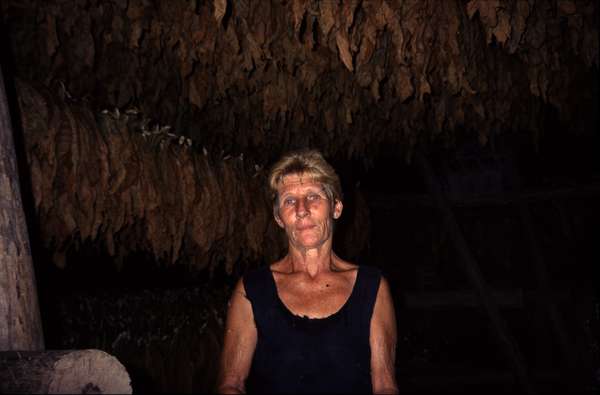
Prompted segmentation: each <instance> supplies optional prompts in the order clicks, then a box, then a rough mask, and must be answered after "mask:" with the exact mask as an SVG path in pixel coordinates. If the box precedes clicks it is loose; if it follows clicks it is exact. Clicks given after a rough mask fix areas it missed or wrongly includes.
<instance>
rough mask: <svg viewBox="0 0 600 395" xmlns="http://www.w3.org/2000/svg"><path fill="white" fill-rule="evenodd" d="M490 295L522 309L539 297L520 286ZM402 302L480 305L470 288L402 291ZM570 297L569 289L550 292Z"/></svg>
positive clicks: (508, 306) (415, 306)
mask: <svg viewBox="0 0 600 395" xmlns="http://www.w3.org/2000/svg"><path fill="white" fill-rule="evenodd" d="M490 295H491V296H492V299H494V301H495V302H496V305H497V306H498V307H501V308H505V309H524V308H527V306H528V305H529V304H531V303H532V301H533V302H535V303H537V301H539V299H540V298H541V296H540V294H539V292H538V291H523V290H522V289H520V288H515V289H504V290H491V291H490ZM402 297H403V299H404V304H405V305H406V307H407V308H409V309H440V310H449V309H461V308H478V307H482V302H481V299H480V298H479V295H477V293H475V292H474V291H470V290H456V291H438V292H404V293H403V294H402ZM570 297H571V291H569V290H558V291H556V290H555V291H553V292H552V298H553V300H555V301H560V302H564V301H567V300H569V299H570Z"/></svg>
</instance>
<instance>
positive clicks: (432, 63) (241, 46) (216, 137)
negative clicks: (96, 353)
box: [0, 0, 600, 394]
mask: <svg viewBox="0 0 600 395" xmlns="http://www.w3.org/2000/svg"><path fill="white" fill-rule="evenodd" d="M599 8H600V7H599V6H598V2H597V1H594V0H447V1H446V0H444V1H437V0H347V1H346V0H343V1H341V0H340V1H338V0H321V1H317V0H254V1H252V0H186V1H184V0H176V1H156V0H83V1H79V0H78V1H75V0H25V1H23V0H19V1H17V0H3V1H2V2H1V12H2V14H1V23H2V50H1V51H0V52H1V56H2V72H3V76H4V84H5V88H6V97H7V98H8V103H9V106H10V109H11V116H12V119H13V128H14V139H15V148H16V152H17V159H18V160H19V165H20V173H21V191H22V199H23V205H24V208H25V212H26V215H27V225H28V228H29V237H30V242H31V250H32V251H31V253H32V256H33V263H34V268H35V275H36V282H37V290H38V295H39V304H40V312H41V317H42V324H43V329H44V338H45V344H46V348H48V349H88V348H93V349H100V350H104V351H106V352H108V353H109V354H111V355H114V356H116V357H117V358H118V359H119V361H121V363H123V365H124V366H125V367H126V369H127V371H128V373H129V375H130V376H131V380H132V387H133V391H134V392H140V393H141V392H149V393H165V392H184V393H191V392H201V393H206V392H213V391H214V385H215V379H216V373H217V363H216V361H217V360H218V357H219V353H220V347H221V344H222V337H223V326H224V319H225V313H226V307H227V300H228V298H229V296H230V293H231V290H232V287H233V286H234V284H235V283H236V282H237V281H238V280H239V279H240V277H241V276H243V274H244V273H246V272H247V271H248V270H251V269H253V268H256V267H258V266H261V265H267V264H269V263H271V262H273V261H274V260H276V259H277V258H279V257H281V256H282V255H283V254H284V253H285V251H286V247H287V246H286V243H285V237H284V234H282V232H281V231H280V229H279V228H278V227H277V225H276V224H275V222H274V221H273V218H272V209H271V202H270V200H269V196H268V194H267V190H266V177H267V174H268V170H269V167H270V166H271V165H272V164H273V163H274V161H275V160H277V158H279V157H280V156H281V155H282V154H284V153H286V152H288V151H290V150H294V149H301V148H316V149H318V150H320V151H321V152H322V153H323V154H324V155H325V157H326V158H327V159H328V160H329V161H330V163H332V165H333V166H334V168H335V169H336V170H337V171H338V174H339V175H340V178H341V180H342V184H343V189H344V198H345V208H344V212H343V215H342V217H341V218H340V220H339V221H338V223H337V225H336V232H335V236H334V237H335V239H334V250H335V251H336V252H337V253H338V254H339V255H340V256H341V257H343V258H345V259H348V260H350V261H353V262H356V263H359V264H363V265H371V266H376V267H378V268H380V269H381V270H382V272H383V274H384V275H385V277H386V278H387V279H388V281H389V283H390V286H391V289H392V294H393V298H394V304H395V309H396V314H397V319H398V345H397V353H396V355H397V356H396V373H397V379H398V385H399V388H400V390H401V393H410V394H447V393H462V394H466V393H487V394H494V393H540V394H565V393H590V394H591V393H597V391H600V353H599V347H600V344H599V341H600V292H599V290H598V278H600V269H598V265H597V263H598V262H600V254H599V252H598V248H597V245H596V244H595V243H596V242H597V237H598V236H597V235H598V234H599V232H598V231H599V230H600V229H598V228H599V224H600V203H599V202H600V199H599V196H600V159H599V158H600V154H599V153H600V151H599V149H600V136H599V133H598V129H599V124H598V123H599V122H598V112H599V111H598V108H599V107H600V106H599V103H598V87H599V83H598V54H599V51H598V14H599ZM594 262H596V264H594Z"/></svg>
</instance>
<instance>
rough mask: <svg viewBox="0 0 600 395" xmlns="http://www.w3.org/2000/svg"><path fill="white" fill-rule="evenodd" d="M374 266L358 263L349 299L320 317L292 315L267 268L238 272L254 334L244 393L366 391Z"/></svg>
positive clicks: (375, 276) (374, 292)
mask: <svg viewBox="0 0 600 395" xmlns="http://www.w3.org/2000/svg"><path fill="white" fill-rule="evenodd" d="M380 279H381V273H380V271H379V269H376V268H373V267H369V266H359V267H358V272H357V274H356V281H355V283H354V288H353V289H352V293H351V294H350V297H349V298H348V300H347V301H346V303H345V304H344V305H343V306H342V308H341V309H340V310H338V311H337V312H335V313H334V314H332V315H330V316H328V317H326V318H314V319H311V318H308V317H305V316H303V317H300V316H297V315H294V314H293V313H292V312H291V311H289V310H288V309H287V307H286V306H285V305H284V304H283V302H282V301H281V299H280V298H279V295H278V294H277V287H276V284H275V279H274V278H273V274H272V273H271V270H270V268H269V267H268V266H263V267H260V268H258V269H256V270H254V271H252V272H250V273H248V274H247V275H245V276H244V280H243V281H244V287H245V290H246V295H247V297H248V299H249V300H250V302H251V304H252V311H253V313H254V321H255V323H256V329H257V332H258V339H257V343H256V350H255V352H254V357H253V360H252V367H251V369H250V374H249V376H248V380H247V382H246V388H247V390H248V392H250V393H360V394H365V393H372V391H373V390H372V387H371V372H370V369H371V348H370V345H369V333H370V327H371V326H370V325H371V316H372V315H373V307H374V305H375V299H376V297H377V290H378V289H379V282H380Z"/></svg>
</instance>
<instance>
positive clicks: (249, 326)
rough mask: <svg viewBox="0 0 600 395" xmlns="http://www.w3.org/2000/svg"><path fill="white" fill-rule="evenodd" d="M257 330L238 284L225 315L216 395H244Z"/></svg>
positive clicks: (250, 306) (243, 292) (244, 293)
mask: <svg viewBox="0 0 600 395" xmlns="http://www.w3.org/2000/svg"><path fill="white" fill-rule="evenodd" d="M256 336H257V335H256V326H255V324H254V315H253V313H252V305H251V304H250V301H249V300H248V298H247V297H246V291H245V289H244V283H243V282H242V280H240V281H238V283H237V285H236V286H235V289H234V291H233V294H232V295H231V299H230V300H229V309H228V311H227V323H226V324H225V338H224V341H223V352H222V354H221V361H220V365H219V376H218V382H217V392H218V393H220V394H243V393H245V392H246V387H245V381H246V378H247V377H248V373H249V372H250V365H251V363H252V356H253V355H254V349H255V348H256Z"/></svg>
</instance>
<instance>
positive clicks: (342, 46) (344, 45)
mask: <svg viewBox="0 0 600 395" xmlns="http://www.w3.org/2000/svg"><path fill="white" fill-rule="evenodd" d="M335 42H336V44H337V48H338V51H339V55H340V59H341V60H342V62H343V63H344V66H346V68H347V69H348V70H350V71H351V72H352V71H354V66H353V65H352V53H351V52H350V43H349V42H348V34H347V33H346V32H345V31H344V30H340V29H338V30H337V31H336V33H335Z"/></svg>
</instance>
